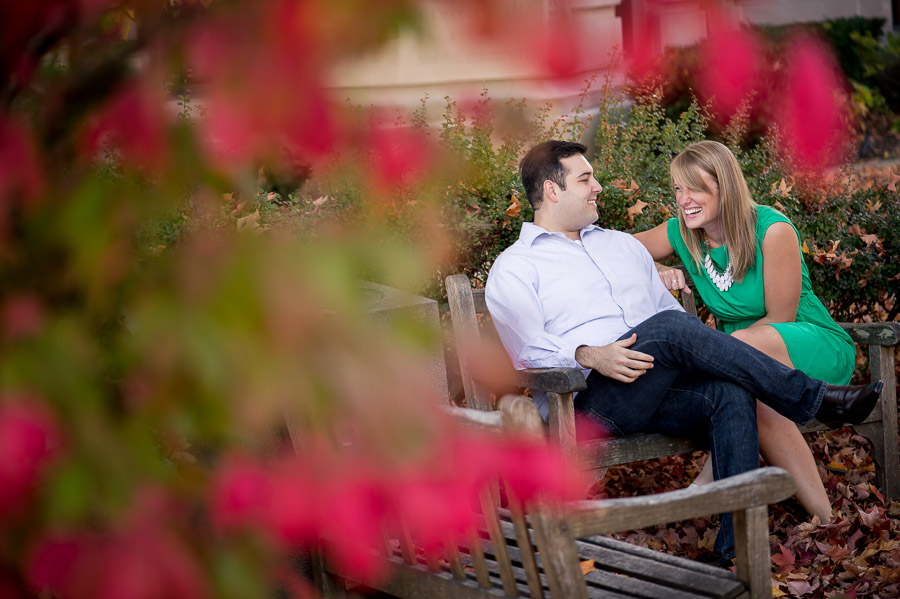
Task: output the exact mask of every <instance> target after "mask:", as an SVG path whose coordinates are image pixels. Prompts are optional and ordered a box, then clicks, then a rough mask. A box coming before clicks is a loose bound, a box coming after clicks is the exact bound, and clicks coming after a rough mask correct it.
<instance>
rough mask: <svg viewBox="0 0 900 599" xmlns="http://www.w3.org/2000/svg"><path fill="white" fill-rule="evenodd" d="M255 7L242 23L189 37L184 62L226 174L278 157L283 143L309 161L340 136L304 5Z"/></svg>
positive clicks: (212, 27)
mask: <svg viewBox="0 0 900 599" xmlns="http://www.w3.org/2000/svg"><path fill="white" fill-rule="evenodd" d="M257 8H258V11H255V12H252V13H251V14H249V15H247V14H244V15H243V16H244V17H245V18H244V19H243V20H242V21H241V22H231V21H227V20H224V21H219V22H213V23H205V24H204V26H203V27H198V28H197V29H196V30H194V31H193V32H192V34H191V35H190V36H189V40H188V61H189V63H190V64H191V66H192V68H193V69H194V71H195V72H196V76H197V78H198V79H199V80H201V81H204V87H205V90H206V92H205V95H206V102H205V105H206V108H207V111H206V117H205V118H204V119H203V121H202V126H203V127H204V129H205V133H206V137H207V142H208V144H209V145H208V149H209V152H210V155H211V157H212V158H213V159H214V160H215V161H216V162H217V163H218V164H220V165H222V166H223V167H226V168H227V167H234V166H236V165H241V164H243V163H247V162H252V161H255V160H259V159H261V158H265V157H267V156H268V157H272V156H277V155H279V154H280V153H281V146H282V145H285V146H287V147H288V148H289V150H290V151H291V152H295V153H296V154H297V155H298V156H300V157H301V158H302V159H303V161H304V162H307V163H313V162H315V161H316V160H319V159H321V158H322V157H324V156H326V155H327V154H329V153H330V152H332V151H333V150H334V149H335V148H336V147H338V146H339V142H340V138H341V135H342V128H341V124H340V120H339V119H338V118H337V117H336V109H335V107H334V106H333V105H332V103H331V101H330V98H329V97H328V95H327V94H326V92H325V91H324V90H325V87H324V84H323V81H322V64H321V61H322V60H324V55H323V52H324V50H323V49H322V45H321V44H319V45H317V44H316V39H317V38H318V35H319V34H318V33H317V31H318V29H317V28H316V27H315V26H314V23H315V19H314V18H313V16H312V15H311V14H310V8H309V7H308V6H307V5H306V4H305V3H302V2H293V1H286V0H279V1H276V2H270V3H265V4H259V5H258V6H257Z"/></svg>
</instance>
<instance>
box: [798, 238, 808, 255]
mask: <svg viewBox="0 0 900 599" xmlns="http://www.w3.org/2000/svg"><path fill="white" fill-rule="evenodd" d="M800 251H801V252H803V253H804V254H808V253H809V246H808V245H806V240H805V239H804V240H803V245H801V246H800Z"/></svg>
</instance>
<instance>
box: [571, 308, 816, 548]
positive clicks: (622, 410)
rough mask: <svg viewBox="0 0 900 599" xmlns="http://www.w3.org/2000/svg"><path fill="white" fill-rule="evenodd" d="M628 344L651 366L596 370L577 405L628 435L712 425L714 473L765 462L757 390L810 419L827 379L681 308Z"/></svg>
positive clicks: (726, 520)
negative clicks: (619, 373)
mask: <svg viewBox="0 0 900 599" xmlns="http://www.w3.org/2000/svg"><path fill="white" fill-rule="evenodd" d="M632 333H637V340H636V341H635V343H634V344H633V345H632V346H631V347H630V349H633V350H635V351H639V352H643V353H646V354H650V355H651V356H653V359H654V361H653V368H651V369H649V370H647V371H646V372H645V373H644V374H642V375H641V376H639V377H638V378H637V379H636V380H635V381H634V382H631V383H623V382H620V381H616V380H613V379H610V378H607V377H605V376H603V375H601V374H600V373H598V372H596V371H592V372H591V373H590V375H589V376H588V378H587V389H586V390H585V391H582V392H580V393H579V394H578V395H577V396H576V397H575V409H576V411H578V412H579V413H583V414H588V415H590V416H592V417H594V418H595V419H597V420H599V421H600V422H601V423H602V424H603V425H604V426H605V427H607V428H608V429H609V430H610V432H612V433H613V434H616V435H628V434H633V433H637V432H658V433H665V434H670V435H691V434H694V435H696V434H702V433H704V432H705V433H706V437H707V439H708V441H709V446H710V450H711V454H712V459H713V476H714V478H715V479H716V480H718V479H720V478H724V477H726V476H732V475H734V474H740V473H742V472H747V471H749V470H753V469H754V468H756V467H757V466H758V465H759V438H758V433H757V429H756V403H755V401H754V398H759V400H760V401H762V402H763V403H765V404H767V405H769V406H771V407H772V408H773V409H775V410H776V411H777V412H779V413H780V414H782V415H784V416H786V417H787V418H789V419H791V420H793V421H794V422H807V421H809V420H812V418H813V417H814V416H815V414H816V412H817V411H818V409H819V405H820V404H821V403H822V396H823V395H824V393H825V388H826V387H827V384H826V383H824V382H822V381H817V380H815V379H811V378H809V377H808V376H806V375H805V374H803V373H802V372H800V371H799V370H794V369H791V368H788V367H787V366H785V365H783V364H781V363H780V362H778V361H777V360H774V359H772V358H770V357H769V356H767V355H765V354H764V353H762V352H760V351H758V350H756V349H754V348H752V347H750V346H749V345H747V344H746V343H744V342H742V341H739V340H737V339H735V338H734V337H731V336H729V335H726V334H725V333H721V332H719V331H716V330H714V329H711V328H710V327H708V326H706V325H704V324H703V323H702V322H700V320H699V319H698V318H697V317H696V316H692V315H690V314H686V313H684V312H681V311H680V310H677V311H676V310H666V311H663V312H660V313H658V314H656V315H654V316H652V317H650V318H648V319H647V320H645V321H644V322H642V323H641V324H639V325H638V326H636V327H634V328H633V329H631V330H630V331H628V333H626V334H625V335H623V336H622V337H621V339H626V338H628V337H630V336H631V335H632ZM716 550H717V551H718V552H719V553H720V554H721V555H722V556H723V557H724V558H730V557H732V556H733V555H734V528H733V526H732V523H731V517H730V515H724V516H723V518H722V528H721V530H720V534H719V536H718V537H717V538H716Z"/></svg>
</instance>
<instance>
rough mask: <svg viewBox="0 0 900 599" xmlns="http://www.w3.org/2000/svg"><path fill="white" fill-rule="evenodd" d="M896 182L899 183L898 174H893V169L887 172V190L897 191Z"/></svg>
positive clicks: (899, 177) (899, 175)
mask: <svg viewBox="0 0 900 599" xmlns="http://www.w3.org/2000/svg"><path fill="white" fill-rule="evenodd" d="M897 183H900V174H895V173H894V171H891V172H890V173H888V186H887V188H888V190H890V191H897Z"/></svg>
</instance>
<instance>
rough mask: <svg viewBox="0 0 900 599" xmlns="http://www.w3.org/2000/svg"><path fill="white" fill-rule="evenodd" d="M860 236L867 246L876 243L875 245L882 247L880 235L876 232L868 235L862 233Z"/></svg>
mask: <svg viewBox="0 0 900 599" xmlns="http://www.w3.org/2000/svg"><path fill="white" fill-rule="evenodd" d="M859 237H860V239H862V240H863V241H864V242H865V243H866V246H867V247H868V246H870V245H872V244H873V243H874V244H875V247H881V240H880V239H878V235H876V234H874V233H869V234H868V235H860V236H859Z"/></svg>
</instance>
